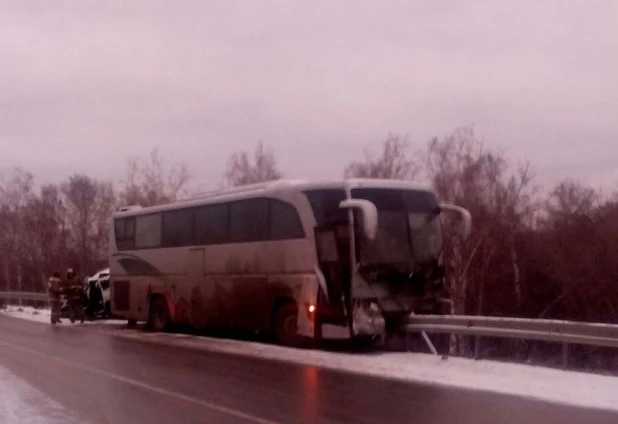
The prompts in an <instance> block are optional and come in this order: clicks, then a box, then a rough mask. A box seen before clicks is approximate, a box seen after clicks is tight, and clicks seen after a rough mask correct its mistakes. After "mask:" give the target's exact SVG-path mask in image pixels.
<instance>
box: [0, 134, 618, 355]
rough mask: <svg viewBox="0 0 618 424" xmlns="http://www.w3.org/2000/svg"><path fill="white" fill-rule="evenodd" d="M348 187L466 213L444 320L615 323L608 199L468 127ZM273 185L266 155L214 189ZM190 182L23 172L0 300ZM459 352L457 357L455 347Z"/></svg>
mask: <svg viewBox="0 0 618 424" xmlns="http://www.w3.org/2000/svg"><path fill="white" fill-rule="evenodd" d="M344 175H345V176H348V177H353V176H355V177H374V178H396V179H408V180H416V181H419V182H424V181H429V182H430V184H431V185H432V186H433V187H434V188H435V190H436V191H437V193H438V195H439V197H440V198H441V199H442V200H444V201H449V202H453V203H456V204H458V205H461V206H464V207H466V208H468V209H469V210H470V212H471V213H472V216H473V222H474V225H473V232H472V235H471V237H470V239H469V240H468V241H467V242H466V243H460V242H459V240H457V239H456V238H455V237H452V236H451V234H454V233H455V232H454V231H452V232H450V231H449V225H450V224H449V223H446V225H447V227H446V228H447V244H446V245H447V247H448V249H447V251H446V258H447V276H448V279H447V287H448V290H449V291H450V297H451V298H452V299H453V302H452V312H453V313H460V314H461V313H466V314H483V315H503V316H525V317H534V318H563V319H575V320H585V321H605V322H618V290H617V287H616V286H617V285H618V261H617V258H618V196H617V195H616V194H613V195H605V194H603V193H602V192H601V191H599V190H596V189H594V188H592V187H586V186H584V185H582V184H580V183H578V182H576V181H564V182H561V183H560V184H558V185H557V186H555V187H553V188H550V189H545V190H543V189H541V188H540V187H539V186H538V185H537V184H536V182H535V179H534V175H533V172H532V168H531V166H530V165H529V164H527V163H526V164H519V165H518V164H513V163H511V162H510V161H509V160H508V158H507V157H505V155H504V154H502V153H501V152H499V151H495V150H492V149H489V148H487V146H484V145H483V143H482V142H481V141H479V140H478V138H477V137H476V136H475V134H474V131H473V130H472V129H471V128H461V129H457V130H455V131H453V132H452V133H450V134H448V135H447V136H444V137H441V138H434V139H432V140H430V141H429V142H428V143H427V144H426V145H424V146H422V148H420V149H419V150H418V151H414V150H412V146H411V145H410V143H408V141H407V140H406V138H405V137H402V136H400V135H397V134H389V135H388V137H387V138H386V140H385V141H384V142H383V143H382V145H381V146H380V151H379V153H378V154H377V155H372V154H369V153H366V154H365V156H364V158H362V159H360V160H356V161H352V162H351V163H350V164H349V165H348V166H347V167H345V170H344ZM281 177H282V173H281V172H280V171H279V169H278V168H277V163H276V160H275V155H274V152H273V151H272V149H270V148H269V147H267V146H265V145H264V144H263V143H261V142H260V143H258V146H257V149H256V150H255V152H250V153H247V152H238V153H236V154H234V155H233V156H232V157H231V158H230V160H229V163H228V167H227V172H226V173H225V175H224V184H225V185H231V186H234V185H242V184H248V183H254V182H260V181H268V180H274V179H278V178H281ZM192 183H193V181H192V175H191V173H190V172H189V170H188V169H187V167H186V166H184V165H173V166H169V165H168V164H166V163H165V161H164V160H163V159H162V157H161V155H160V154H159V152H158V151H157V150H154V151H153V152H152V154H151V155H150V157H149V158H147V159H146V160H143V159H130V160H129V162H128V166H127V173H126V178H125V179H124V181H123V182H122V183H121V184H120V185H115V184H112V183H111V182H104V181H97V180H95V179H93V178H91V177H89V176H86V175H73V176H71V177H69V178H68V180H67V181H66V182H64V183H62V184H58V185H43V186H40V187H39V188H38V189H35V183H34V178H33V176H32V174H30V173H28V172H26V171H23V170H19V169H18V170H13V171H11V172H8V173H4V174H3V175H2V176H1V179H0V290H6V289H13V290H17V289H23V290H42V281H43V278H44V277H45V276H46V275H49V273H50V272H52V271H53V270H55V269H56V268H58V267H60V266H62V267H64V266H71V267H74V268H76V269H77V270H79V272H80V273H82V275H83V274H86V273H91V272H93V271H95V270H96V268H97V267H99V266H101V265H103V264H104V263H105V257H106V254H107V249H108V244H107V243H108V242H107V240H108V231H109V226H108V221H107V220H108V217H109V215H110V213H111V211H112V210H113V209H114V208H115V207H117V206H118V205H120V204H125V205H126V204H142V205H144V206H147V205H154V204H159V203H164V202H169V201H173V200H175V199H177V198H179V197H183V196H186V195H188V194H191V193H190V187H191V185H192ZM458 349H459V350H462V351H466V350H467V349H469V347H468V346H460V347H459V348H458Z"/></svg>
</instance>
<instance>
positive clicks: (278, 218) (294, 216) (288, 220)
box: [268, 200, 305, 240]
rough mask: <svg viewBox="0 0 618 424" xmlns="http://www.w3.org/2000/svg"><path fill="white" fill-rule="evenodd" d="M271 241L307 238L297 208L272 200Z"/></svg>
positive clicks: (270, 214) (270, 217)
mask: <svg viewBox="0 0 618 424" xmlns="http://www.w3.org/2000/svg"><path fill="white" fill-rule="evenodd" d="M268 218H269V221H270V225H269V227H270V240H288V239H297V238H305V231H304V230H303V226H302V224H301V222H300V217H299V216H298V212H296V208H295V207H294V206H292V205H290V204H288V203H285V202H282V201H279V200H270V213H269V217H268Z"/></svg>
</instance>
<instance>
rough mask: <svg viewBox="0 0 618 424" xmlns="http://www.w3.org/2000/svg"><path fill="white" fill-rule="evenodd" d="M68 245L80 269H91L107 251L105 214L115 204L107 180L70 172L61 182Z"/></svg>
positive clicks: (111, 189) (81, 270)
mask: <svg viewBox="0 0 618 424" xmlns="http://www.w3.org/2000/svg"><path fill="white" fill-rule="evenodd" d="M62 192H63V194H64V197H65V204H66V223H67V228H68V232H69V235H70V237H69V240H70V248H71V249H72V250H73V252H74V253H75V255H76V257H77V263H78V264H79V270H80V272H81V273H87V272H91V271H93V268H94V266H95V265H96V264H97V262H98V261H100V260H101V259H102V257H104V256H105V255H106V253H107V251H108V249H107V246H108V244H107V240H108V234H109V227H108V223H109V221H108V220H109V216H110V215H111V212H112V210H113V207H114V204H115V198H114V190H113V187H112V185H111V183H103V182H99V181H96V180H94V179H92V178H90V177H87V176H85V175H73V176H71V177H70V178H69V181H68V182H66V183H64V184H63V185H62Z"/></svg>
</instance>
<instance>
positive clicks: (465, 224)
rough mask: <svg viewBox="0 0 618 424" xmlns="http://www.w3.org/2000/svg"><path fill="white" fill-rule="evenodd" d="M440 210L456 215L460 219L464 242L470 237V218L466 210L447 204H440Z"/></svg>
mask: <svg viewBox="0 0 618 424" xmlns="http://www.w3.org/2000/svg"><path fill="white" fill-rule="evenodd" d="M440 210H441V211H447V212H455V213H457V214H458V215H459V216H460V217H461V236H462V237H463V238H464V240H465V239H467V238H468V237H469V236H470V231H472V216H471V215H470V212H468V210H467V209H464V208H462V207H461V206H455V205H451V204H449V203H442V204H440Z"/></svg>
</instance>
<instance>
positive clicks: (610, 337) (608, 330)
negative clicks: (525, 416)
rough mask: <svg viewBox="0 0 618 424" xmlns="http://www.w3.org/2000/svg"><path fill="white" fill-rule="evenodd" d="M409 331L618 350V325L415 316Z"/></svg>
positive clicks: (464, 316)
mask: <svg viewBox="0 0 618 424" xmlns="http://www.w3.org/2000/svg"><path fill="white" fill-rule="evenodd" d="M406 330H408V331H419V332H420V331H425V332H427V333H451V334H465V335H471V336H485V337H500V338H513V339H527V340H542V341H548V342H559V343H569V344H582V345H590V346H605V347H618V325H616V324H598V323H587V322H576V321H560V320H545V319H528V318H501V317H485V316H466V315H459V316H456V315H414V316H412V317H410V319H409V321H408V323H407V324H406Z"/></svg>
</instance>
